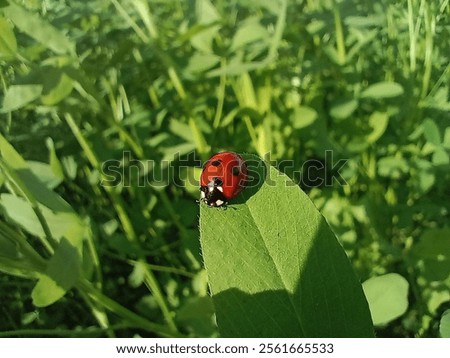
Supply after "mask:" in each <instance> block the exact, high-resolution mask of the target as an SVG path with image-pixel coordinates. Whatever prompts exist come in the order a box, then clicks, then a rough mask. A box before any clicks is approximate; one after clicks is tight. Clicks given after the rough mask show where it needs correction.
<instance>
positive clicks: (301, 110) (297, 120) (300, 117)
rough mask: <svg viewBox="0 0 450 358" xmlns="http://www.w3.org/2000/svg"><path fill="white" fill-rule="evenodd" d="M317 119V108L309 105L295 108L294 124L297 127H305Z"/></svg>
mask: <svg viewBox="0 0 450 358" xmlns="http://www.w3.org/2000/svg"><path fill="white" fill-rule="evenodd" d="M316 119H317V112H316V111H315V109H313V108H311V107H308V106H299V107H296V108H295V109H294V113H293V114H292V115H291V122H292V126H293V127H294V128H296V129H300V128H305V127H308V126H309V125H311V124H313V123H314V121H315V120H316Z"/></svg>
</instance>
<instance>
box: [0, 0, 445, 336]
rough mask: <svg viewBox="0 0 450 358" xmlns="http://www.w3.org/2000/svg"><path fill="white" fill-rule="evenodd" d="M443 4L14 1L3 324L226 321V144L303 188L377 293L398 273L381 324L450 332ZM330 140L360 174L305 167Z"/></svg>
mask: <svg viewBox="0 0 450 358" xmlns="http://www.w3.org/2000/svg"><path fill="white" fill-rule="evenodd" d="M449 16H450V7H449V2H448V0H436V1H426V0H408V1H400V0H396V1H389V0H377V1H365V0H343V1H337V0H320V1H316V0H291V1H287V0H286V1H284V0H278V1H258V0H252V1H250V0H249V1H214V2H211V1H209V0H196V1H194V0H192V1H175V0H170V1H162V0H149V1H145V0H124V1H118V0H111V1H107V0H92V1H89V2H84V1H70V3H69V2H68V1H63V0H59V1H57V0H54V1H51V0H48V1H37V0H34V1H27V2H22V1H14V0H2V1H0V71H1V72H0V76H1V92H0V101H1V103H2V107H1V113H0V116H1V117H0V118H1V120H0V132H1V134H2V135H3V137H5V138H6V139H2V141H1V153H2V156H1V158H2V161H1V162H0V164H1V166H0V168H1V171H0V186H1V193H2V195H1V197H0V217H1V222H0V249H1V251H0V271H3V272H4V273H8V274H12V275H14V276H12V275H5V274H3V273H2V274H0V302H1V306H0V317H2V319H0V331H1V332H0V336H13V335H19V336H41V335H50V336H56V335H64V336H133V335H143V336H149V335H150V336H151V335H163V336H179V335H192V336H216V335H217V328H216V326H215V324H214V318H213V307H212V305H211V301H210V298H209V295H208V289H207V282H206V274H205V272H204V270H203V269H202V258H201V257H200V247H199V233H198V204H197V203H196V202H195V199H196V198H197V196H198V187H197V185H196V183H195V180H193V179H194V178H198V175H199V171H200V169H201V168H200V166H199V165H198V162H196V161H195V159H196V158H197V159H201V160H205V159H207V158H208V157H209V156H210V155H211V154H213V153H215V152H217V151H220V150H233V151H236V152H247V153H255V154H258V155H259V156H261V157H265V158H266V159H268V160H271V161H273V163H274V164H275V165H276V166H277V167H278V169H279V170H281V171H283V172H285V173H286V174H287V175H288V176H290V177H291V178H293V179H294V181H296V182H299V183H300V184H301V186H302V187H303V188H304V189H305V190H307V192H308V194H309V196H310V198H311V199H312V200H313V201H314V203H315V204H316V206H317V207H318V208H319V209H320V211H321V212H322V214H323V215H324V216H325V217H326V219H327V221H328V223H329V224H330V225H331V227H332V228H333V230H334V232H335V233H336V234H337V236H338V238H339V240H340V242H341V244H342V245H343V247H344V249H345V250H346V252H347V255H348V256H349V258H350V260H351V262H352V265H353V267H354V269H355V271H356V274H357V276H358V277H359V278H360V279H361V281H367V280H373V279H377V280H376V281H375V282H374V281H367V284H365V285H364V286H365V287H364V288H365V290H366V294H367V295H368V297H369V296H370V297H378V296H377V287H381V288H382V289H383V290H386V287H388V288H390V292H391V293H392V296H391V297H392V298H391V300H395V301H396V307H394V308H392V307H390V305H391V301H390V300H384V301H383V300H382V301H381V303H380V301H379V300H378V301H377V300H376V299H374V300H373V301H371V300H369V304H370V305H371V309H374V310H375V309H376V310H377V317H379V320H378V321H375V323H376V324H377V326H376V328H377V329H376V332H377V335H378V336H388V337H392V336H399V337H414V336H421V337H428V336H431V337H437V336H439V332H441V334H442V335H444V333H442V332H444V331H445V332H447V331H448V330H445V329H443V328H442V327H444V325H442V327H441V330H439V322H440V320H441V317H443V316H444V311H445V310H446V309H448V308H450V228H449V215H450V214H449V211H450V201H449V198H450V185H449V176H450V171H449V166H450V164H449V163H450V159H449V154H450V125H449V124H450V122H449V120H450V115H449V113H450V112H449V110H450V102H449V86H450V85H449V72H450V70H449V53H450V45H449V41H448V39H449V38H450V22H449ZM8 143H9V144H8ZM10 144H11V145H12V146H13V147H14V148H15V149H16V150H17V151H18V153H20V155H18V154H17V153H15V151H14V150H13V149H12V147H10ZM327 150H332V151H333V160H334V161H335V162H337V161H338V160H340V159H348V162H347V164H346V165H345V166H344V168H343V169H342V170H341V171H340V173H341V174H342V176H343V177H344V179H345V181H346V184H345V185H342V184H343V183H342V182H337V181H332V182H326V184H329V185H324V183H322V184H321V185H320V183H321V180H320V179H324V178H330V176H332V174H333V166H332V164H331V163H329V161H328V160H327V161H326V163H325V164H326V165H325V167H324V168H323V169H322V170H316V171H311V170H309V169H314V168H310V167H308V166H304V165H303V164H304V163H305V162H306V161H307V160H308V159H315V160H318V161H320V162H324V161H325V156H326V154H325V151H327ZM124 153H125V154H124ZM194 153H195V156H194ZM267 153H270V155H267ZM21 158H25V159H26V160H27V162H25V161H23V160H22V159H21ZM111 160H115V161H117V163H120V168H121V169H120V171H122V169H123V171H124V173H126V174H129V175H128V176H127V178H128V179H127V180H125V181H122V182H120V183H119V182H118V180H116V179H117V176H114V175H113V174H115V173H114V172H112V171H111V168H110V167H108V166H105V164H104V163H105V162H106V163H111V162H107V161H111ZM136 160H140V161H143V163H144V164H143V165H142V166H140V164H138V163H137V162H136ZM168 161H172V162H171V163H172V164H171V165H170V166H169V165H168ZM112 163H116V162H112ZM316 163H317V162H316ZM179 167H182V169H181V170H178V169H179ZM138 169H139V170H138ZM307 172H308V173H309V174H310V176H309V177H308V180H302V181H301V179H302V178H303V179H305V173H307ZM299 173H300V174H303V175H300V174H299ZM116 174H117V173H116ZM311 174H313V175H314V176H315V177H311ZM315 179H317V180H315ZM102 180H103V182H105V181H107V182H109V183H110V184H111V181H113V184H117V185H105V186H101V185H99V184H100V182H101V181H102ZM144 181H147V182H148V183H147V185H145V186H143V185H139V184H142V183H143V182H144ZM42 193H46V194H45V195H43V194H42ZM39 195H40V196H41V197H40V196H39ZM61 198H63V199H64V200H65V202H64V204H61V201H60V200H61ZM46 200H47V202H46ZM49 202H51V203H50V204H49ZM55 203H60V206H58V205H56V204H55ZM46 204H48V205H46ZM42 205H46V207H47V208H51V209H52V210H53V211H52V210H49V209H46V208H45V207H43V206H42ZM52 205H53V206H52ZM55 205H56V206H55ZM61 205H62V207H63V208H64V209H61ZM59 210H60V211H59ZM62 212H63V213H64V215H63V216H61V215H62V214H61V213H62ZM43 219H45V220H43ZM52 220H53V221H52ZM42 222H48V223H49V224H48V226H49V227H47V228H45V225H44V226H41V225H40V224H42ZM61 223H62V224H61ZM58 224H59V225H58ZM66 229H67V230H66ZM78 229H79V230H81V231H79V232H78V234H77V235H75V234H74V231H73V230H75V232H76V230H78ZM64 230H66V231H64ZM55 233H58V235H60V236H61V237H65V238H66V240H67V241H68V243H66V244H65V245H60V246H59V247H58V250H57V251H56V252H57V253H58V255H56V254H55V255H54V256H53V258H52V261H51V262H52V264H51V265H49V266H51V267H52V268H51V270H53V271H52V272H53V274H54V273H55V272H57V271H59V269H62V268H63V267H64V266H65V265H67V266H70V268H71V270H69V273H68V276H66V277H62V278H61V280H62V281H63V282H65V283H67V282H69V283H71V285H69V287H67V289H69V290H68V292H67V293H66V294H65V295H64V296H62V297H61V298H60V296H61V293H62V294H64V293H65V291H64V290H63V292H59V293H58V292H57V289H56V288H55V287H53V286H52V283H51V282H50V281H48V277H52V272H49V271H48V270H50V269H49V268H47V271H45V269H44V268H43V263H42V259H47V258H49V257H50V254H51V253H52V252H53V250H54V249H55V247H56V246H55V245H54V244H55V243H54V242H52V236H55V237H53V239H57V236H58V235H55ZM80 237H81V238H82V239H83V240H82V241H80V240H79V238H80ZM77 238H78V241H80V242H78V241H77ZM71 240H72V241H71ZM11 242H13V244H11ZM35 255H37V256H35ZM24 257H25V258H26V259H25V260H24V259H23V258H24ZM55 257H56V258H55ZM80 257H83V259H82V261H80V260H81V259H80ZM31 258H34V259H33V260H34V261H33V260H32V259H31ZM68 258H71V259H72V260H74V261H73V262H72V261H67V259H68ZM23 262H27V263H31V262H34V264H33V265H34V266H33V265H25V264H23ZM68 263H69V265H68ZM66 268H67V267H66ZM386 274H389V275H387V276H386V277H385V276H384V275H386ZM378 276H380V277H385V278H386V279H381V280H379V279H378ZM53 277H54V276H53ZM80 277H86V278H88V279H89V281H88V280H80V279H79V278H80ZM36 280H38V281H36ZM405 281H406V282H405ZM36 282H38V284H37V285H36ZM377 282H378V283H377ZM52 287H53V288H52ZM72 287H73V289H71V288H72ZM396 290H398V291H399V292H395V291H396ZM398 300H400V301H401V302H403V303H402V304H399V303H398ZM52 301H56V302H55V303H53V304H50V303H51V302H52ZM386 312H387V313H386ZM392 312H394V313H392ZM446 316H447V318H448V314H447V315H446Z"/></svg>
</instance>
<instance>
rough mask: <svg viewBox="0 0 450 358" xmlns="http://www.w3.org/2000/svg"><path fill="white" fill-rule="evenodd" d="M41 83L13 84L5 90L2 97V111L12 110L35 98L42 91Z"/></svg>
mask: <svg viewBox="0 0 450 358" xmlns="http://www.w3.org/2000/svg"><path fill="white" fill-rule="evenodd" d="M42 88H43V86H42V85H36V84H34V85H33V84H29V85H13V86H10V87H9V88H8V89H7V90H6V94H5V98H4V99H3V105H2V108H1V111H2V112H10V111H14V110H16V109H18V108H22V107H23V106H25V105H27V104H28V103H30V102H33V101H34V100H35V99H37V98H39V96H40V95H41V93H42Z"/></svg>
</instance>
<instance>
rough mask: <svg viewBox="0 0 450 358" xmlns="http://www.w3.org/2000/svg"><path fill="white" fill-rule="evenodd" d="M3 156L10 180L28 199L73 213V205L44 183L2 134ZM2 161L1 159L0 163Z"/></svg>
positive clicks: (0, 143) (1, 149)
mask: <svg viewBox="0 0 450 358" xmlns="http://www.w3.org/2000/svg"><path fill="white" fill-rule="evenodd" d="M1 158H3V160H4V162H5V165H7V168H6V169H8V172H9V180H10V181H11V182H13V183H14V184H15V185H16V186H17V187H19V188H20V190H21V192H22V194H23V195H24V196H26V198H27V200H29V201H31V202H32V203H34V202H36V201H37V202H39V203H41V204H43V205H45V206H46V207H47V208H48V209H50V210H53V211H55V212H59V211H61V212H68V213H73V210H72V208H71V206H70V205H69V204H68V203H67V202H66V201H65V200H63V199H62V198H61V197H60V196H59V195H57V194H56V193H55V192H53V191H52V190H50V189H49V188H47V187H46V186H45V184H43V183H42V182H41V181H40V180H39V178H38V177H36V176H35V175H34V174H33V172H32V171H31V170H30V168H29V167H28V164H27V162H26V161H25V160H24V159H23V158H22V157H21V156H20V154H19V153H17V151H16V150H15V149H14V147H13V146H12V145H11V144H9V143H8V141H7V140H6V139H5V138H4V137H3V136H2V135H1V134H0V159H1ZM1 163H2V161H1V160H0V164H1Z"/></svg>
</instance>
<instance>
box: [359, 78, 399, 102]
mask: <svg viewBox="0 0 450 358" xmlns="http://www.w3.org/2000/svg"><path fill="white" fill-rule="evenodd" d="M403 92H404V91H403V87H402V86H401V85H400V84H398V83H396V82H387V81H386V82H378V83H375V84H373V85H370V86H369V87H367V88H366V89H365V90H364V91H363V92H362V94H361V97H363V98H374V99H379V98H391V97H397V96H400V95H402V94H403Z"/></svg>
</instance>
